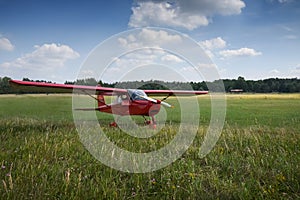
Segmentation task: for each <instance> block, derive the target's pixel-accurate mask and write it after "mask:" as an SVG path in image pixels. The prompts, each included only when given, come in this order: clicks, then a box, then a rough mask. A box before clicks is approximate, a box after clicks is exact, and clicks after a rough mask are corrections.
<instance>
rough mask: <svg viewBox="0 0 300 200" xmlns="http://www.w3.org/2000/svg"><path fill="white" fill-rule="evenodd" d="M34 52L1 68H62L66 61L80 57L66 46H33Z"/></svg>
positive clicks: (4, 64)
mask: <svg viewBox="0 0 300 200" xmlns="http://www.w3.org/2000/svg"><path fill="white" fill-rule="evenodd" d="M34 47H35V50H34V51H33V52H31V53H28V54H25V55H23V56H21V57H20V58H17V59H15V60H14V61H12V62H6V63H3V64H2V67H7V68H8V67H15V68H21V69H36V70H42V69H45V68H57V67H63V66H64V63H65V62H66V61H67V60H71V59H76V58H78V57H79V56H80V55H79V53H77V52H76V51H74V50H73V49H72V48H71V47H69V46H67V45H59V44H54V43H52V44H43V45H42V46H38V45H36V46H34Z"/></svg>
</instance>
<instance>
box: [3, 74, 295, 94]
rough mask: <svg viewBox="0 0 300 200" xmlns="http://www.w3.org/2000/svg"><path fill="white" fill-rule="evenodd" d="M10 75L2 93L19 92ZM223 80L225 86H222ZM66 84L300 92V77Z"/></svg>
mask: <svg viewBox="0 0 300 200" xmlns="http://www.w3.org/2000/svg"><path fill="white" fill-rule="evenodd" d="M9 80H11V78H10V77H0V94H14V93H19V92H18V91H15V90H14V89H13V88H11V87H10V85H9ZM23 81H36V82H46V83H53V82H51V81H46V80H31V79H29V78H23ZM222 81H223V84H224V88H222V87H220V86H222V84H220V82H222ZM64 84H78V85H91V86H95V85H101V86H103V87H118V88H139V89H172V90H191V89H193V90H209V91H210V92H222V91H224V89H225V91H226V92H232V91H234V90H239V91H240V92H246V93H297V92H300V79H298V78H286V79H284V78H269V79H264V80H245V78H244V77H241V76H239V77H238V78H237V79H221V80H215V81H212V82H205V81H199V82H176V81H174V82H165V81H159V80H149V81H127V82H119V83H105V82H102V81H101V80H100V81H97V80H95V79H94V78H86V79H78V80H76V81H65V83H64Z"/></svg>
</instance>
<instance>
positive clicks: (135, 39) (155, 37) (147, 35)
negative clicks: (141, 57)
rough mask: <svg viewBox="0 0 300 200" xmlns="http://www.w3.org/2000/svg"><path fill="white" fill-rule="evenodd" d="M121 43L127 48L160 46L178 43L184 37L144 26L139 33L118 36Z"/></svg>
mask: <svg viewBox="0 0 300 200" xmlns="http://www.w3.org/2000/svg"><path fill="white" fill-rule="evenodd" d="M118 41H119V44H120V45H121V46H122V47H123V48H126V49H135V48H142V47H147V46H151V47H153V44H155V45H154V47H159V46H161V45H164V44H168V43H169V44H171V43H172V44H176V43H179V42H181V41H182V38H181V37H180V36H179V35H172V34H170V33H168V32H166V31H163V30H158V31H156V30H150V29H147V28H143V29H142V30H141V31H140V32H139V33H137V34H134V35H133V34H131V35H128V36H127V37H125V38H124V37H120V38H118Z"/></svg>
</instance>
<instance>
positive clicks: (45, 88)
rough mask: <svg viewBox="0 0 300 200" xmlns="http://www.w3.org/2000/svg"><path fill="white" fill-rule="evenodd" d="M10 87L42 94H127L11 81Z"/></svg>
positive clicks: (117, 90)
mask: <svg viewBox="0 0 300 200" xmlns="http://www.w3.org/2000/svg"><path fill="white" fill-rule="evenodd" d="M10 85H11V86H12V87H13V88H15V89H16V90H19V91H22V92H43V93H73V92H74V93H82V94H92V95H93V94H102V95H118V94H124V93H127V90H126V89H118V88H106V87H101V86H83V85H67V84H56V83H44V82H31V81H18V80H11V81H10Z"/></svg>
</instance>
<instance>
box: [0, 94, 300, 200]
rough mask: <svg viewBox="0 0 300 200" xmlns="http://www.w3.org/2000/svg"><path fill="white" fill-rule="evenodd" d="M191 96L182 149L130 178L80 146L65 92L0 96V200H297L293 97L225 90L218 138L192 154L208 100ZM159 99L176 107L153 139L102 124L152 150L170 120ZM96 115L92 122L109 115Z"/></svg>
mask: <svg viewBox="0 0 300 200" xmlns="http://www.w3.org/2000/svg"><path fill="white" fill-rule="evenodd" d="M185 100H186V101H187V102H188V101H189V99H188V98H187V99H185ZM198 100H199V105H200V110H201V118H200V124H201V126H200V127H199V130H198V134H197V136H196V138H195V140H194V143H193V145H191V147H190V148H189V149H188V151H187V152H185V153H184V154H183V156H182V157H181V158H180V159H178V160H177V161H175V162H174V163H172V164H171V165H169V166H167V167H165V168H163V169H160V170H158V171H155V172H151V173H144V174H131V173H124V172H120V171H117V170H114V169H111V168H109V167H107V166H105V165H103V164H101V163H100V162H99V161H97V160H96V159H95V158H94V157H93V156H92V155H90V154H89V152H88V151H87V150H86V149H85V148H84V146H83V145H82V143H81V142H80V139H79V135H78V133H77V131H76V128H75V126H74V124H73V119H72V105H71V104H72V103H71V97H70V96H61V95H58V96H56V95H49V96H47V95H41V96H30V95H29V96H28V95H24V96H23V95H21V96H0V141H1V145H0V165H1V169H0V180H1V182H0V195H1V199H217V198H220V199H297V198H300V181H299V180H300V156H299V155H300V148H299V147H300V126H299V124H300V95H299V94H295V95H289V96H288V95H229V96H228V98H227V116H226V122H225V126H224V129H223V131H222V135H221V137H220V138H219V140H218V142H217V145H216V146H215V147H214V149H213V150H212V152H210V154H208V155H207V156H206V157H205V158H202V159H200V158H199V156H198V153H199V147H200V146H201V143H202V141H203V137H204V135H205V133H206V130H207V127H208V124H209V120H210V100H209V96H203V97H202V96H201V97H199V98H198ZM168 102H169V103H172V104H174V105H175V107H176V108H175V109H170V110H168V121H167V123H166V124H167V125H166V126H165V127H164V128H163V129H162V131H161V132H160V133H158V134H157V135H155V137H153V138H149V139H137V138H132V137H130V136H128V135H126V134H125V133H123V132H122V131H121V130H120V129H117V128H109V127H108V125H104V127H103V129H104V130H105V132H106V133H107V135H108V136H109V138H111V140H113V141H114V142H115V143H116V144H118V145H119V146H121V147H123V148H127V149H128V150H130V151H136V152H139V151H143V152H147V151H151V150H153V149H158V148H160V147H162V146H164V145H165V144H166V143H168V142H169V141H170V140H171V139H172V138H173V137H174V135H175V134H176V130H177V128H178V126H179V124H178V122H179V120H178V118H179V113H178V108H179V107H178V104H177V103H176V100H175V99H173V98H170V99H168ZM98 117H99V120H100V122H101V124H102V123H103V124H108V123H109V122H110V121H111V120H112V119H113V118H112V117H111V115H108V114H103V113H99V114H98ZM135 119H136V120H138V121H139V120H140V118H138V117H137V118H135ZM139 122H142V120H141V121H139Z"/></svg>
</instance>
